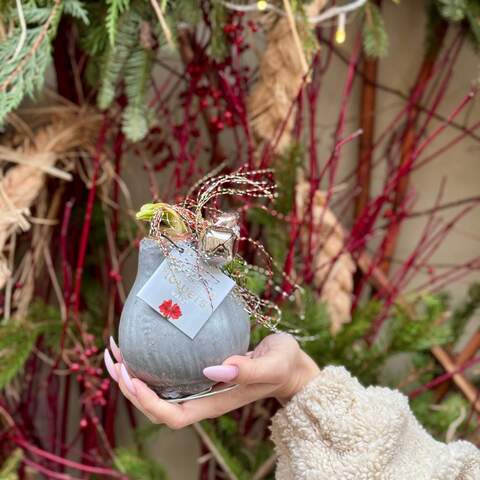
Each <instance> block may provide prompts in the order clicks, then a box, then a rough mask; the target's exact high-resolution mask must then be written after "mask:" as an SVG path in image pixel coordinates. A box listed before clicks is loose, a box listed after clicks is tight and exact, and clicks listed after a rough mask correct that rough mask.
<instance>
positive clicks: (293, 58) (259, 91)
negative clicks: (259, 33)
mask: <svg viewBox="0 0 480 480" xmlns="http://www.w3.org/2000/svg"><path fill="white" fill-rule="evenodd" d="M325 4H326V0H314V1H313V2H312V3H311V4H310V5H308V6H307V7H306V8H305V10H306V14H307V15H314V14H317V13H318V12H319V11H320V10H321V9H322V8H323V7H324V5H325ZM297 28H305V27H302V26H301V24H300V23H299V24H298V27H297ZM304 75H305V70H304V61H302V55H301V53H299V49H298V44H297V42H296V41H295V32H294V31H293V30H292V27H291V22H290V21H289V18H288V16H287V17H284V18H281V19H279V20H278V21H277V22H276V23H275V24H274V25H273V26H272V28H271V29H270V31H269V32H268V34H267V46H266V48H265V52H264V54H263V57H262V60H261V62H260V78H259V79H258V81H257V83H256V84H255V87H254V88H253V90H252V93H251V94H250V97H249V99H248V110H249V113H250V115H251V118H252V125H253V129H254V132H255V135H256V136H257V137H258V139H259V140H260V141H262V140H269V141H272V140H274V139H276V135H278V134H279V132H280V131H281V130H282V126H284V130H283V132H282V134H281V136H280V138H279V141H278V144H277V147H276V149H277V151H278V152H282V151H283V150H284V149H285V147H286V146H287V145H289V144H290V141H291V132H292V129H293V122H294V115H291V114H290V115H289V113H291V108H292V105H293V103H294V102H295V99H296V97H297V95H298V93H299V91H300V89H301V87H302V83H303V77H304Z"/></svg>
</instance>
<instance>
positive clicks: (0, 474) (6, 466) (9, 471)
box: [0, 448, 23, 480]
mask: <svg viewBox="0 0 480 480" xmlns="http://www.w3.org/2000/svg"><path fill="white" fill-rule="evenodd" d="M22 459H23V451H22V449H21V448H16V449H15V450H14V451H13V452H12V453H11V454H10V456H9V457H7V459H6V460H5V462H4V463H3V465H2V466H1V467H0V478H1V479H2V480H18V478H19V477H18V473H17V472H18V468H19V467H20V464H21V462H22Z"/></svg>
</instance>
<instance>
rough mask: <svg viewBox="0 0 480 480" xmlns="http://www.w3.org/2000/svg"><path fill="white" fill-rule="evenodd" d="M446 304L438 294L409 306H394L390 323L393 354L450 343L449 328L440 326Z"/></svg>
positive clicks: (451, 336)
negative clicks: (407, 308) (406, 307)
mask: <svg viewBox="0 0 480 480" xmlns="http://www.w3.org/2000/svg"><path fill="white" fill-rule="evenodd" d="M446 309H447V305H446V303H445V300H444V298H442V297H441V296H438V295H429V294H427V295H423V296H421V297H420V298H419V299H418V300H417V301H416V302H414V303H412V304H411V305H410V306H409V311H407V310H406V309H405V308H403V307H400V306H397V307H396V311H395V314H394V317H393V319H392V322H391V325H390V327H391V331H390V334H391V337H392V341H391V345H390V349H391V351H392V352H414V351H422V350H428V349H430V348H431V347H433V346H436V345H443V344H445V343H449V342H450V341H452V340H453V338H454V337H453V332H452V328H451V325H450V324H449V323H448V322H446V323H442V320H443V316H444V314H445V312H446Z"/></svg>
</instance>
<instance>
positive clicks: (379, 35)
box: [363, 2, 389, 58]
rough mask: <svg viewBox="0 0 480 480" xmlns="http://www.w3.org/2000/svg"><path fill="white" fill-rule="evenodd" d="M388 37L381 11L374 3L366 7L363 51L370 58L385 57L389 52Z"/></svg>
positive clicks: (369, 3)
mask: <svg viewBox="0 0 480 480" xmlns="http://www.w3.org/2000/svg"><path fill="white" fill-rule="evenodd" d="M388 46H389V42H388V36H387V32H386V30H385V24H384V22H383V18H382V14H381V12H380V9H379V8H378V7H377V5H375V4H374V3H372V2H368V3H367V4H366V5H365V23H364V25H363V49H364V50H365V53H366V54H367V55H368V56H369V57H376V58H379V57H384V56H385V55H386V54H387V52H388Z"/></svg>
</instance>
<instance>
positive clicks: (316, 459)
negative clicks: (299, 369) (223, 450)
mask: <svg viewBox="0 0 480 480" xmlns="http://www.w3.org/2000/svg"><path fill="white" fill-rule="evenodd" d="M272 439H273V441H274V442H275V445H276V450H277V453H278V458H279V459H278V465H277V474H276V478H277V480H324V479H325V480H480V453H479V451H478V450H477V449H476V448H475V447H474V446H473V445H472V444H470V443H468V442H464V441H457V442H454V443H451V444H449V445H445V444H443V443H440V442H437V441H436V440H434V439H433V438H432V437H431V436H430V435H429V434H428V433H427V432H426V431H425V430H424V429H423V427H421V426H420V424H419V423H418V422H417V420H416V419H415V417H414V416H413V414H412V412H411V411H410V408H409V406H408V400H407V398H406V397H405V396H404V395H402V394H401V393H399V392H398V391H394V390H390V389H388V388H381V387H369V388H364V387H362V385H360V383H359V382H358V381H357V380H356V379H355V378H353V377H352V376H351V375H350V374H349V373H348V372H347V371H346V370H345V369H344V368H343V367H327V368H325V369H324V370H323V371H322V372H321V374H320V375H319V376H318V377H316V378H315V379H314V380H313V381H312V382H310V383H309V384H308V385H307V386H306V387H305V388H304V389H303V390H302V391H301V392H299V393H298V394H297V395H295V397H293V399H292V400H290V402H289V403H288V404H287V405H286V406H285V408H283V409H281V410H280V411H279V412H278V413H277V414H276V415H275V417H274V418H273V424H272Z"/></svg>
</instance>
